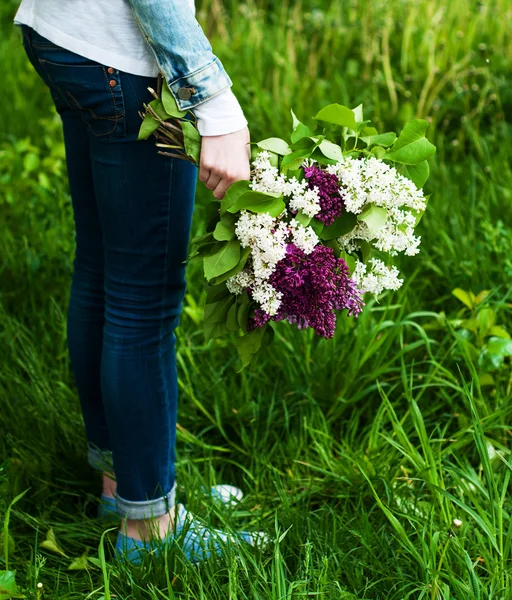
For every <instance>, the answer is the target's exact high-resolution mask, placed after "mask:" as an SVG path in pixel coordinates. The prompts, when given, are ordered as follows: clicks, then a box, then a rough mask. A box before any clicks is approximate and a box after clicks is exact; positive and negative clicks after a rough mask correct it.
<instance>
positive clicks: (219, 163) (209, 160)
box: [199, 127, 251, 200]
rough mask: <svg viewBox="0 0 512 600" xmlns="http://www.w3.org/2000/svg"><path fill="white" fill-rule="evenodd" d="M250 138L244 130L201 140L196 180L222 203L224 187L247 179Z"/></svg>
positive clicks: (246, 130)
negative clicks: (197, 177) (197, 178)
mask: <svg viewBox="0 0 512 600" xmlns="http://www.w3.org/2000/svg"><path fill="white" fill-rule="evenodd" d="M249 142H250V134H249V130H248V129H247V127H245V129H241V130H240V131H235V132H234V133H227V134H226V135H212V136H203V138H202V140H201V156H200V159H199V179H200V181H202V182H203V183H204V184H205V185H206V187H207V188H208V189H209V190H213V196H214V198H216V199H217V200H222V198H224V194H225V193H226V190H227V189H228V187H229V186H230V185H231V184H233V183H235V182H236V181H240V180H241V179H249V178H250V174H251V168H250V165H249V159H250V156H251V150H250V146H249Z"/></svg>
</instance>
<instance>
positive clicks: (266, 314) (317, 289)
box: [226, 151, 426, 338]
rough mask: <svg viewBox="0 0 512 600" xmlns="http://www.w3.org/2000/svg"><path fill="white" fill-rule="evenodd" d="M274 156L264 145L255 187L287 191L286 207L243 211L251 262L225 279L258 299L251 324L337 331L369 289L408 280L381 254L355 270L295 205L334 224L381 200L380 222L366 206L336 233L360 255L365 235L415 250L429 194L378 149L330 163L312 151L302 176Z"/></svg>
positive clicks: (381, 246)
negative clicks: (283, 168)
mask: <svg viewBox="0 0 512 600" xmlns="http://www.w3.org/2000/svg"><path fill="white" fill-rule="evenodd" d="M270 161H271V159H270V154H269V153H268V152H266V151H262V152H260V153H259V155H258V156H257V157H256V159H255V160H254V162H253V167H254V170H253V175H252V178H251V183H250V187H251V188H252V189H253V190H254V191H258V192H263V193H273V194H275V193H278V194H282V196H283V199H284V200H285V204H286V208H285V210H284V211H283V212H282V213H281V214H280V215H279V216H278V217H272V216H271V215H270V214H267V213H253V212H251V211H248V210H241V211H240V214H239V217H238V221H237V223H236V225H235V235H236V238H237V239H238V241H239V242H240V246H241V247H242V248H250V255H249V258H248V261H247V263H246V265H245V268H244V269H243V270H242V271H241V272H239V273H237V274H236V275H234V276H233V277H230V278H229V279H228V280H227V282H226V285H227V287H228V289H229V291H230V292H231V293H233V294H241V293H243V292H244V291H245V292H247V293H248V294H249V296H250V298H251V299H252V300H253V301H254V302H255V303H256V304H257V307H256V309H255V311H254V314H253V316H252V317H251V319H250V321H249V328H250V329H254V328H257V327H262V326H263V325H265V324H266V323H268V322H269V321H271V320H272V321H282V320H287V321H288V322H290V323H295V324H296V325H297V327H298V328H299V329H303V328H306V327H310V328H312V329H313V330H314V331H315V332H316V333H317V334H318V335H321V336H324V337H326V338H331V337H333V335H334V331H335V327H336V311H342V310H346V311H347V314H348V315H349V316H357V315H358V314H359V313H360V312H361V311H362V309H363V306H364V303H363V300H362V298H363V295H364V294H365V293H372V294H375V295H377V294H380V293H381V292H382V291H384V290H396V289H398V288H399V287H400V286H401V285H402V283H403V280H402V279H400V278H399V273H398V269H397V268H396V267H395V266H392V267H389V266H387V265H386V264H385V263H384V262H383V261H382V260H380V259H377V258H370V260H369V261H368V262H367V263H363V262H361V261H360V260H357V259H356V263H355V268H354V272H353V273H352V274H350V272H349V269H348V266H347V263H346V262H345V260H344V259H343V258H336V255H335V252H334V250H333V248H331V247H329V246H327V245H323V244H322V243H321V241H320V239H319V238H318V235H317V233H316V232H315V229H314V228H313V227H311V226H310V225H303V224H301V223H299V220H298V219H299V217H298V216H297V213H299V212H300V213H301V214H302V215H304V216H306V217H309V218H310V219H312V218H315V219H317V221H320V223H321V224H323V225H324V226H329V225H332V224H333V223H334V222H335V221H336V219H338V218H339V217H340V216H342V215H343V213H344V212H347V213H352V214H355V215H360V214H361V213H363V212H364V211H365V210H366V209H367V208H369V207H372V206H374V207H378V210H379V211H380V213H379V214H380V218H381V221H382V222H381V223H380V226H378V227H377V228H376V227H375V221H374V222H373V223H372V227H371V228H370V227H369V226H368V224H367V223H366V221H365V219H364V215H362V214H361V218H360V219H358V221H357V223H356V225H355V226H354V228H353V229H352V230H351V231H350V232H349V233H347V234H345V235H343V236H341V237H339V238H338V239H337V243H338V246H339V248H340V250H341V251H343V252H346V253H348V254H352V255H353V256H354V255H356V254H357V251H358V250H359V249H360V246H361V243H362V242H368V243H370V245H372V246H373V247H374V248H376V249H378V250H380V251H383V252H387V253H389V254H390V255H391V256H394V255H396V254H397V253H398V252H404V253H405V254H407V255H414V254H416V253H417V252H418V245H419V242H420V238H419V237H417V236H415V235H414V228H415V225H416V214H418V212H420V211H422V210H424V209H425V206H426V200H425V198H424V196H423V192H422V191H421V190H418V189H416V186H415V185H414V183H413V182H412V181H410V180H409V179H407V178H405V177H403V176H402V175H400V174H399V173H398V172H397V171H396V169H394V168H393V167H390V166H389V165H387V164H385V163H384V162H382V161H381V160H378V159H376V158H374V157H370V158H362V159H353V158H350V157H345V158H343V159H342V160H340V161H338V162H337V163H336V164H332V165H329V166H327V167H322V166H320V165H319V164H318V163H316V162H315V161H314V160H311V159H309V160H306V161H305V162H304V164H303V165H302V169H303V173H304V177H303V178H302V179H301V180H298V179H297V178H296V177H291V178H288V177H287V176H286V175H284V174H282V173H280V172H279V169H278V168H277V167H275V166H273V165H272V164H271V162H270ZM383 211H385V212H383ZM382 215H384V216H383V217H382Z"/></svg>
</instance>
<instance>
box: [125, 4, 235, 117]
mask: <svg viewBox="0 0 512 600" xmlns="http://www.w3.org/2000/svg"><path fill="white" fill-rule="evenodd" d="M129 1H130V4H131V6H132V9H133V12H134V14H135V18H136V20H137V22H138V25H139V27H140V29H141V30H142V33H143V34H144V37H145V38H146V41H147V42H148V44H149V45H150V46H151V49H152V50H153V53H154V54H155V57H156V60H157V62H158V65H159V67H160V70H161V71H162V73H163V75H164V77H165V78H166V80H167V83H168V84H169V88H170V90H171V92H172V95H173V96H174V98H175V99H176V102H177V104H178V107H179V108H180V109H181V110H189V109H191V108H194V106H197V105H198V104H201V103H202V102H204V101H205V100H208V99H209V98H212V97H213V96H216V95H217V94H219V93H220V92H222V91H224V90H225V89H227V88H229V87H230V86H231V85H232V81H231V79H230V78H229V76H228V74H227V73H226V71H225V70H224V67H223V65H222V63H221V62H220V60H219V59H218V58H217V57H216V56H215V55H214V54H213V52H212V47H211V45H210V42H209V41H208V39H207V38H206V36H205V35H204V33H203V30H202V29H201V26H200V25H199V23H198V22H197V20H196V18H195V16H194V14H193V12H192V10H191V8H190V6H189V4H188V2H187V0H129Z"/></svg>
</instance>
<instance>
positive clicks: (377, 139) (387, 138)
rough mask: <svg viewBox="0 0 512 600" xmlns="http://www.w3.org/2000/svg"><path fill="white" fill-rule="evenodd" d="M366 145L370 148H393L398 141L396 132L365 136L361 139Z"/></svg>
mask: <svg viewBox="0 0 512 600" xmlns="http://www.w3.org/2000/svg"><path fill="white" fill-rule="evenodd" d="M359 139H361V140H363V142H364V143H365V144H368V146H374V145H376V146H384V147H388V146H392V145H393V144H394V143H395V140H396V133H395V132H394V131H389V132H388V133H380V134H377V135H365V136H363V137H361V138H359Z"/></svg>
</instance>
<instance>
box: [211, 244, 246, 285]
mask: <svg viewBox="0 0 512 600" xmlns="http://www.w3.org/2000/svg"><path fill="white" fill-rule="evenodd" d="M250 254H251V249H250V248H249V247H247V248H244V249H243V250H242V252H241V254H240V260H239V261H238V264H237V265H236V267H233V268H232V269H231V270H229V271H226V273H224V274H223V275H219V276H218V277H214V278H213V279H212V280H211V281H210V283H212V284H213V285H218V284H219V283H223V282H224V281H226V280H227V279H229V278H230V277H233V275H236V274H237V273H240V271H241V270H242V269H243V268H244V267H245V264H246V263H247V259H248V258H249V256H250Z"/></svg>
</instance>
